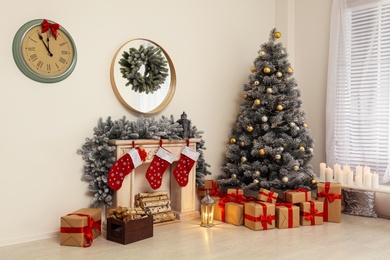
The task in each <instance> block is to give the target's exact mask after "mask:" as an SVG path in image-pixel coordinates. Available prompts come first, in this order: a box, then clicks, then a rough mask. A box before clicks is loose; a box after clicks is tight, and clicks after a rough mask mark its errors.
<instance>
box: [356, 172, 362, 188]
mask: <svg viewBox="0 0 390 260" xmlns="http://www.w3.org/2000/svg"><path fill="white" fill-rule="evenodd" d="M355 185H356V186H358V187H361V186H362V175H360V174H359V175H356V176H355Z"/></svg>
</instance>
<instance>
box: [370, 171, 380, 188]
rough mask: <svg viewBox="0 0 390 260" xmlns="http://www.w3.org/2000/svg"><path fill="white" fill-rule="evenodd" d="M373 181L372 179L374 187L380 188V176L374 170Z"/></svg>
mask: <svg viewBox="0 0 390 260" xmlns="http://www.w3.org/2000/svg"><path fill="white" fill-rule="evenodd" d="M371 178H372V179H371V181H372V183H371V184H372V188H374V189H378V188H379V176H378V174H377V173H376V172H374V173H373V174H372V176H371Z"/></svg>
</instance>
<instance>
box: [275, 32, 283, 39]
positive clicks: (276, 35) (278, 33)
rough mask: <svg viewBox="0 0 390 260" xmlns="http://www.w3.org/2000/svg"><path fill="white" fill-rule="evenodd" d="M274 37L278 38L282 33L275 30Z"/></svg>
mask: <svg viewBox="0 0 390 260" xmlns="http://www.w3.org/2000/svg"><path fill="white" fill-rule="evenodd" d="M274 37H275V38H277V39H279V38H280V37H282V34H281V33H280V32H275V33H274Z"/></svg>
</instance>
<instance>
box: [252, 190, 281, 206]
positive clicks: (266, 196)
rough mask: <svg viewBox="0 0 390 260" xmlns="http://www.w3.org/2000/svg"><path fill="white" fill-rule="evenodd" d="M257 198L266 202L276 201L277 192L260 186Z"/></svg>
mask: <svg viewBox="0 0 390 260" xmlns="http://www.w3.org/2000/svg"><path fill="white" fill-rule="evenodd" d="M257 199H258V200H261V201H264V202H268V203H276V200H277V199H278V194H277V193H276V192H273V191H269V190H267V189H263V188H261V189H260V191H259V195H258V196H257Z"/></svg>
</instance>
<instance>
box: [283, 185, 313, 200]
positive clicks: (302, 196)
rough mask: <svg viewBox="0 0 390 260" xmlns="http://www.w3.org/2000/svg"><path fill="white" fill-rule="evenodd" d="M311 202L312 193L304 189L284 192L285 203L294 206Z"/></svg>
mask: <svg viewBox="0 0 390 260" xmlns="http://www.w3.org/2000/svg"><path fill="white" fill-rule="evenodd" d="M310 200H311V191H309V190H307V189H303V188H299V189H296V190H288V191H285V192H284V201H285V202H289V203H292V204H298V203H300V202H304V201H310Z"/></svg>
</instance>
